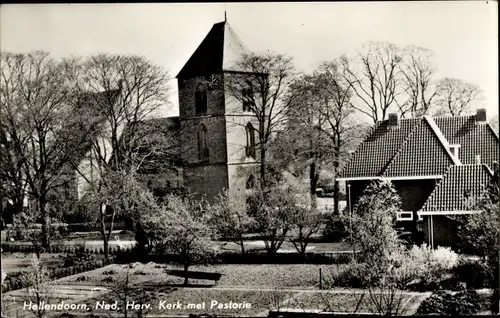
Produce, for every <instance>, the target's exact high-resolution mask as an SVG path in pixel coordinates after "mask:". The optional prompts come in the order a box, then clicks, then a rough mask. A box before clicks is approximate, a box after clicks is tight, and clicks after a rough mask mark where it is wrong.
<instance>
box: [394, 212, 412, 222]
mask: <svg viewBox="0 0 500 318" xmlns="http://www.w3.org/2000/svg"><path fill="white" fill-rule="evenodd" d="M396 218H397V220H398V221H412V220H413V212H408V211H400V212H398V213H397V217H396Z"/></svg>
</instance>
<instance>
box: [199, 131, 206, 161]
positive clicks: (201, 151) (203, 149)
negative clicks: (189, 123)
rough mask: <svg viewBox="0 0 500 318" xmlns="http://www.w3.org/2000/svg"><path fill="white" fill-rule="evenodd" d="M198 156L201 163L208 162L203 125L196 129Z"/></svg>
mask: <svg viewBox="0 0 500 318" xmlns="http://www.w3.org/2000/svg"><path fill="white" fill-rule="evenodd" d="M198 155H199V159H200V160H201V161H207V160H208V145H207V127H206V126H205V125H203V124H201V125H200V128H199V129H198Z"/></svg>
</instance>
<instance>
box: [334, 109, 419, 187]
mask: <svg viewBox="0 0 500 318" xmlns="http://www.w3.org/2000/svg"><path fill="white" fill-rule="evenodd" d="M420 121H421V120H420V119H413V118H412V119H402V120H401V123H400V127H399V128H397V129H394V128H390V127H389V126H388V121H387V120H386V121H382V122H379V123H378V124H377V125H376V127H375V128H374V129H373V131H372V132H371V133H370V134H369V135H368V137H367V138H366V139H365V140H364V141H363V143H362V144H361V145H360V146H359V148H358V149H357V150H356V152H355V153H354V154H353V156H352V157H351V159H350V161H349V163H348V164H347V165H346V167H345V168H344V169H343V173H342V177H343V178H349V177H372V176H380V175H381V174H382V173H383V172H384V171H385V169H386V167H387V166H388V165H389V164H390V162H391V160H392V158H393V157H394V155H395V154H396V153H397V152H398V150H399V149H400V148H401V146H402V145H403V143H404V141H405V140H406V138H407V137H408V136H409V135H410V133H411V132H412V131H413V129H414V128H415V127H416V126H417V125H418V124H419V123H420Z"/></svg>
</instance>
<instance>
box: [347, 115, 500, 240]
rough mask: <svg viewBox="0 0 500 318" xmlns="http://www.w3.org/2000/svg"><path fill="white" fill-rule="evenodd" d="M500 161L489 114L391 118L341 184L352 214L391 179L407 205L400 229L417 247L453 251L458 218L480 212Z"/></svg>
mask: <svg viewBox="0 0 500 318" xmlns="http://www.w3.org/2000/svg"><path fill="white" fill-rule="evenodd" d="M498 159H499V150H498V136H497V134H496V133H495V132H494V131H493V129H492V128H491V127H490V125H489V124H488V123H487V121H486V111H485V110H484V109H478V110H477V113H476V115H472V116H461V117H440V118H431V117H428V116H423V117H420V118H411V119H400V118H399V116H398V115H397V114H390V115H389V119H388V120H385V121H380V122H378V123H377V124H376V125H375V126H374V127H373V128H372V130H371V132H370V133H369V134H368V136H367V137H366V138H365V140H364V141H363V142H362V144H361V145H360V146H359V147H358V149H357V150H356V151H355V152H354V153H353V154H352V156H351V158H350V160H349V162H348V164H347V165H346V167H345V168H344V170H343V171H342V175H341V178H340V180H343V181H345V182H346V187H347V195H348V198H347V199H348V211H352V207H353V206H354V205H355V204H356V202H357V201H358V199H359V198H360V196H361V195H362V194H363V191H364V189H365V188H366V186H367V185H368V184H369V183H370V182H373V181H375V180H380V179H386V180H390V181H391V182H392V183H393V184H394V186H395V188H396V190H397V191H398V194H399V195H400V197H401V201H402V206H401V212H399V213H398V217H397V218H398V226H401V227H402V228H404V229H405V230H407V231H410V232H411V233H412V234H413V239H414V240H415V241H417V242H418V241H419V240H420V241H422V240H423V241H424V242H425V243H427V244H429V245H431V246H438V245H443V246H454V245H455V243H456V239H457V237H456V223H455V221H454V220H453V215H460V214H471V213H478V211H475V210H474V209H473V208H472V207H471V205H470V204H468V202H470V200H472V199H473V198H477V197H479V196H480V195H481V193H482V191H483V190H484V187H485V186H486V185H487V184H488V182H489V181H490V180H491V178H492V177H493V170H495V169H497V168H496V167H495V165H496V163H497V162H498Z"/></svg>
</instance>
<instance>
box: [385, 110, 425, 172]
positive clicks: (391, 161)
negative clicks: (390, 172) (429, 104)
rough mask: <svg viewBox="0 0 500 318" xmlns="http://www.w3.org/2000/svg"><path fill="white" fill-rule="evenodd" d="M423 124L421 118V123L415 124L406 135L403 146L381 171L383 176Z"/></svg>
mask: <svg viewBox="0 0 500 318" xmlns="http://www.w3.org/2000/svg"><path fill="white" fill-rule="evenodd" d="M408 119H415V118H408ZM421 124H422V120H421V119H420V123H418V125H415V127H413V129H412V130H411V131H410V133H409V134H408V135H407V136H406V138H405V140H404V141H403V142H402V143H401V146H400V147H399V149H398V151H396V153H395V154H394V156H392V158H391V160H389V162H388V163H387V164H386V165H385V167H384V169H382V172H381V173H380V175H381V176H383V175H384V174H385V172H386V171H387V169H389V167H390V166H391V165H392V164H393V163H394V161H395V159H396V157H397V156H399V154H400V153H401V150H402V149H403V148H404V146H405V145H406V143H407V142H408V140H410V138H411V136H412V135H413V134H414V133H415V131H417V128H418V127H419V126H420V125H421Z"/></svg>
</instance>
